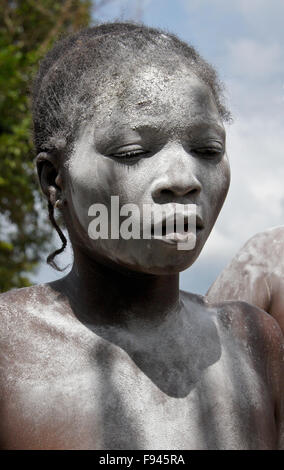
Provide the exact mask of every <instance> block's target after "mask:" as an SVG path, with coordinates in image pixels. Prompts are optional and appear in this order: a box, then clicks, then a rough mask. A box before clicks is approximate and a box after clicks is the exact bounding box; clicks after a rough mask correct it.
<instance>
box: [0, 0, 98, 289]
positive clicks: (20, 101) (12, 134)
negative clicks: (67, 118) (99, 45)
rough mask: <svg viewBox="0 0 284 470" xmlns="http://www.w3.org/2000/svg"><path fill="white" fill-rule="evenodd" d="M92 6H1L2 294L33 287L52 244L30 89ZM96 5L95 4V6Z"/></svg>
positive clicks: (26, 2)
mask: <svg viewBox="0 0 284 470" xmlns="http://www.w3.org/2000/svg"><path fill="white" fill-rule="evenodd" d="M91 6H92V4H91V1H86V0H61V1H54V0H12V1H10V0H1V2H0V291H1V292H3V291H6V290H8V289H11V288H13V287H23V286H27V285H29V284H30V282H29V273H31V272H33V271H34V270H35V268H36V266H37V264H38V262H39V261H40V260H41V259H42V257H43V256H46V250H47V247H48V245H49V242H50V239H51V226H50V224H49V223H48V220H47V215H46V214H47V210H46V204H45V203H44V202H43V199H42V197H41V195H40V192H39V189H38V183H37V180H36V176H35V171H34V163H33V160H34V157H35V155H34V149H33V144H32V134H31V113H30V103H29V90H30V85H31V82H32V77H33V75H34V73H35V71H36V69H37V64H38V61H39V60H40V59H41V58H42V56H43V55H44V54H45V53H46V52H47V50H48V49H49V48H50V47H51V46H52V44H53V42H54V41H55V40H56V39H57V38H58V37H60V36H62V35H63V34H65V33H71V32H73V31H76V30H78V29H80V28H82V27H84V26H86V25H88V24H89V23H90V21H91ZM93 6H94V5H93Z"/></svg>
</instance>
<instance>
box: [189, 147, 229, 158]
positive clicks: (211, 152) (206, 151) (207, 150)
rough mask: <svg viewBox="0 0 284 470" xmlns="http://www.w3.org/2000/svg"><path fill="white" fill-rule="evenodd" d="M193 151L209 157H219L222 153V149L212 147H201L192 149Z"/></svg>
mask: <svg viewBox="0 0 284 470" xmlns="http://www.w3.org/2000/svg"><path fill="white" fill-rule="evenodd" d="M192 152H193V153H196V154H197V155H201V156H207V157H209V158H215V157H219V156H220V155H222V154H223V149H216V148H214V147H203V148H197V149H193V150H192Z"/></svg>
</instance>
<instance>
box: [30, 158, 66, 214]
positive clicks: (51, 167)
mask: <svg viewBox="0 0 284 470" xmlns="http://www.w3.org/2000/svg"><path fill="white" fill-rule="evenodd" d="M36 166H37V173H38V178H39V183H40V186H41V189H42V191H43V193H44V194H45V196H46V197H47V199H48V200H49V201H50V202H51V204H52V205H53V206H54V205H55V203H56V201H57V200H58V199H60V195H61V191H62V178H61V176H60V174H59V168H58V162H57V161H56V159H55V157H54V156H53V155H52V154H48V153H46V152H41V153H40V154H38V156H37V157H36Z"/></svg>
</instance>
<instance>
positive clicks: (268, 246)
mask: <svg viewBox="0 0 284 470" xmlns="http://www.w3.org/2000/svg"><path fill="white" fill-rule="evenodd" d="M283 244H284V225H281V226H277V227H271V228H269V229H267V230H264V231H262V232H258V233H257V234H255V235H253V236H252V237H251V238H250V239H249V240H248V241H247V242H246V243H245V245H244V246H243V248H242V250H240V256H242V254H243V252H244V251H246V250H250V254H251V255H252V256H253V255H254V254H255V253H256V254H257V255H259V253H260V252H262V251H263V250H265V251H266V250H267V251H268V252H269V253H270V254H271V252H272V251H275V250H277V247H278V245H281V246H282V247H283Z"/></svg>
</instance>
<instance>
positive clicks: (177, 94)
mask: <svg viewBox="0 0 284 470" xmlns="http://www.w3.org/2000/svg"><path fill="white" fill-rule="evenodd" d="M125 82H126V80H124V81H121V82H120V86H114V87H109V86H108V87H106V90H105V92H104V94H103V96H102V95H101V96H100V103H99V105H97V106H95V108H94V109H95V117H94V119H93V120H92V122H89V123H88V124H87V125H85V126H84V127H82V129H81V133H80V136H79V138H78V140H77V142H76V144H75V148H74V151H73V153H72V155H71V157H70V159H69V160H68V163H67V164H66V170H65V190H64V191H65V198H66V200H67V211H68V222H67V226H68V229H69V231H70V232H71V238H72V241H73V242H74V241H75V242H76V245H79V246H80V247H81V249H83V250H84V251H85V252H86V253H87V254H88V255H89V257H90V258H92V259H94V260H100V262H106V263H109V262H111V263H112V264H113V263H115V264H116V265H119V266H120V267H124V268H127V269H131V270H134V271H139V272H144V273H152V274H159V273H160V274H172V273H176V272H179V271H182V270H184V269H186V268H187V267H189V266H190V265H191V264H192V263H193V262H194V261H195V259H196V258H197V256H198V255H199V253H200V251H201V249H202V247H203V245H204V243H205V241H206V239H207V237H208V235H209V233H210V232H211V229H212V227H213V225H214V223H215V220H216V218H217V216H218V214H219V211H220V209H221V207H222V204H223V202H224V199H225V197H226V194H227V190H228V187H229V180H230V172H229V164H228V160H227V156H226V153H225V131H224V127H223V124H222V121H221V119H220V116H219V113H218V110H217V107H216V104H215V102H214V99H213V96H212V94H211V91H210V90H209V88H208V87H207V85H205V84H204V83H203V82H202V81H201V80H199V79H198V78H197V77H196V75H194V74H193V73H192V72H191V71H190V70H188V69H187V68H182V67H179V68H177V70H176V71H175V72H174V73H172V74H171V75H170V76H169V74H167V72H166V71H165V70H164V69H163V68H162V67H154V66H147V67H146V66H144V67H142V68H141V69H140V70H139V71H138V72H137V73H135V74H134V76H132V77H131V80H128V83H125ZM111 196H118V197H119V199H117V198H116V204H117V201H119V202H118V207H117V210H116V214H112V215H111ZM129 203H131V204H134V205H135V206H133V207H135V208H136V209H137V210H136V209H135V210H134V211H133V212H132V213H130V212H129V214H128V215H129V216H130V215H132V220H131V221H132V223H133V225H135V226H136V227H137V226H138V227H139V230H141V232H140V238H138V239H133V238H130V239H125V237H123V236H121V235H119V238H118V239H117V238H113V237H111V226H112V228H114V218H116V220H117V214H118V212H119V211H120V209H121V208H122V207H123V206H124V205H125V204H129ZM94 204H103V205H104V207H105V208H106V211H107V213H108V219H107V222H108V227H107V229H106V230H107V232H108V238H107V239H92V238H91V237H90V236H89V235H88V230H89V234H90V233H91V230H90V227H91V225H90V223H91V221H92V220H93V219H95V211H92V210H91V211H90V214H92V216H90V215H88V214H89V209H90V206H93V205H94ZM175 204H178V206H175ZM188 204H190V205H194V206H190V207H195V208H196V213H197V231H196V243H195V247H194V248H193V249H189V250H188V249H185V250H184V249H178V246H177V245H178V243H177V240H176V239H175V238H177V239H178V240H179V241H180V240H181V238H182V237H184V235H183V234H181V236H179V237H175V236H170V237H169V238H165V237H163V236H162V237H157V236H155V234H153V225H152V226H151V228H150V234H151V233H152V234H151V238H150V239H149V238H147V239H144V238H143V233H142V221H141V220H142V219H141V218H140V219H139V214H140V217H141V215H142V213H143V207H145V205H147V207H148V208H150V209H151V212H152V214H153V216H155V213H158V210H159V209H160V208H161V207H162V208H163V209H164V211H165V214H166V216H165V217H166V218H167V217H168V215H169V214H172V212H173V210H174V208H175V207H178V208H179V211H183V210H185V209H186V208H187V207H188V206H187V205H188ZM98 207H99V206H98ZM101 207H102V206H101ZM112 209H113V210H114V207H113V208H112ZM101 214H102V213H101ZM167 214H168V215H167ZM97 215H99V213H97ZM104 215H105V212H104ZM126 219H127V217H126V212H125V213H124V216H123V215H121V216H120V218H119V223H121V222H122V221H123V220H126ZM138 219H139V220H138ZM97 220H98V219H97ZM101 220H102V219H101ZM150 224H151V220H150ZM133 225H132V226H130V227H129V230H132V229H133ZM131 227H132V228H131ZM99 229H102V227H98V230H99ZM104 229H105V228H104ZM148 229H149V227H148ZM151 229H152V232H151ZM104 233H105V230H104ZM116 233H117V232H116ZM148 233H149V230H148ZM136 235H137V231H136ZM182 239H183V238H182Z"/></svg>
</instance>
